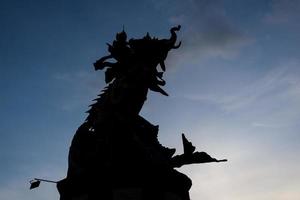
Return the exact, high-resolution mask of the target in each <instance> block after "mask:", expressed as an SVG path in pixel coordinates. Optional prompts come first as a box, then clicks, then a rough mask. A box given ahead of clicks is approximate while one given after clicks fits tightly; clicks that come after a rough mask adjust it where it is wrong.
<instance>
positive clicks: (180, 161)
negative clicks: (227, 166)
mask: <svg viewBox="0 0 300 200" xmlns="http://www.w3.org/2000/svg"><path fill="white" fill-rule="evenodd" d="M182 142H183V150H184V153H183V154H181V155H177V156H174V157H173V158H171V165H172V166H173V167H182V166H183V165H189V164H197V163H209V162H226V161H227V160H226V159H222V160H218V159H216V158H212V157H211V156H210V155H208V154H207V153H206V152H198V151H196V152H194V151H195V149H196V147H194V146H193V144H192V143H191V142H190V141H188V140H187V139H186V137H185V135H184V134H182Z"/></svg>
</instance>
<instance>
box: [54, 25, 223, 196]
mask: <svg viewBox="0 0 300 200" xmlns="http://www.w3.org/2000/svg"><path fill="white" fill-rule="evenodd" d="M179 30H180V26H177V27H173V28H171V29H170V33H171V36H170V38H169V39H157V38H152V37H151V36H150V35H149V34H147V35H146V36H145V37H144V38H142V39H130V40H127V34H126V33H125V31H124V30H123V31H122V32H120V33H117V34H116V38H115V40H114V41H113V43H112V44H108V52H109V55H107V56H104V57H102V58H100V59H99V60H98V61H96V62H95V63H94V67H95V70H103V69H105V70H106V71H105V82H106V83H107V84H108V86H107V87H106V88H105V89H104V90H103V91H102V93H101V94H100V95H98V98H96V99H95V100H94V101H95V102H94V104H92V105H91V106H90V109H89V110H88V111H87V113H88V116H87V118H86V120H85V122H84V123H83V124H82V125H81V126H80V127H79V128H78V130H77V131H76V133H75V135H74V138H73V140H72V144H71V147H70V151H69V158H68V164H69V168H68V173H67V177H66V178H65V179H63V180H61V181H59V182H58V184H57V188H58V190H59V192H60V199H61V200H77V199H82V200H96V199H105V200H125V199H139V200H150V199H155V200H156V199H157V200H158V199H161V200H173V199H174V200H175V199H179V200H189V199H190V198H189V189H190V187H191V184H192V183H191V180H190V179H189V178H188V177H187V176H186V175H184V174H182V173H179V172H178V171H176V170H175V169H174V168H176V167H181V166H183V165H186V164H192V163H205V162H220V161H226V160H217V159H215V158H212V157H210V156H209V155H208V154H206V153H205V152H195V147H194V146H193V145H192V143H191V142H189V141H188V140H187V139H186V138H185V136H184V135H182V140H183V145H184V153H183V154H181V155H176V156H174V154H175V149H174V148H168V147H164V146H163V145H161V144H160V143H159V141H158V139H157V135H158V131H159V126H157V125H153V124H151V123H150V122H148V121H147V120H146V119H144V118H143V117H141V116H140V115H139V112H140V111H141V109H142V106H143V104H144V102H145V100H146V98H147V93H148V90H152V91H155V92H159V93H161V94H163V95H166V96H167V95H168V94H167V92H166V91H164V90H163V89H162V86H164V85H165V81H164V80H163V73H164V72H165V70H166V66H165V63H164V61H165V59H166V57H167V55H168V52H169V51H170V50H172V49H177V48H179V47H180V44H181V43H180V42H179V43H178V44H176V40H177V35H176V32H177V31H179ZM111 60H114V61H111ZM158 65H160V68H161V69H157V66H158ZM124 191H125V192H124ZM130 191H131V192H130ZM126 195H127V196H126ZM128 195H129V196H128ZM130 195H131V196H130Z"/></svg>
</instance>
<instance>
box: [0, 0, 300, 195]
mask: <svg viewBox="0 0 300 200" xmlns="http://www.w3.org/2000/svg"><path fill="white" fill-rule="evenodd" d="M299 13H300V1H297V0H285V1H284V0H245V1H238V0H223V1H221V0H220V1H218V0H212V1H208V0H187V1H180V0H172V1H171V0H160V1H154V0H142V1H92V0H87V1H84V2H83V1H79V0H73V1H58V0H53V1H37V0H26V1H22V0H19V1H16V0H9V1H8V0H2V1H1V2H0V16H1V17H0V27H1V31H0V87H1V96H0V110H1V112H0V134H1V140H0V158H1V163H0V177H1V178H0V197H1V199H7V200H8V199H9V200H17V199H25V200H27V199H28V200H29V199H30V200H38V199H45V200H48V199H49V200H50V199H58V194H57V192H56V189H55V186H54V185H47V184H43V185H41V187H40V188H39V189H37V190H34V191H29V190H28V186H29V185H28V181H29V180H30V178H33V177H41V178H48V179H53V180H59V179H62V178H63V177H64V175H65V174H66V169H67V154H68V147H69V145H70V141H71V138H72V136H73V134H74V132H75V130H76V129H77V127H78V126H79V125H80V124H81V123H82V122H83V120H84V119H85V117H86V115H85V113H84V112H85V111H86V110H87V109H88V105H89V104H90V103H91V100H92V99H94V98H95V97H96V95H97V94H98V93H99V92H100V90H101V89H102V88H103V87H104V80H103V73H102V72H95V71H93V67H92V63H93V62H94V61H95V60H96V59H98V58H99V57H101V56H103V55H106V45H105V43H106V42H111V41H112V40H113V38H114V35H115V33H116V32H118V31H121V30H122V26H123V25H124V26H125V29H126V31H127V33H128V36H129V37H142V36H144V35H145V33H146V32H147V31H148V32H149V33H150V34H151V35H153V36H157V37H168V36H169V31H168V30H169V28H170V27H171V26H173V25H177V24H181V25H182V30H181V31H180V33H179V38H180V39H181V40H182V47H181V48H180V49H179V50H176V51H173V52H171V53H170V55H169V57H168V58H167V61H166V63H167V73H166V77H165V79H166V81H167V85H166V87H165V88H166V91H168V93H169V94H170V96H169V97H164V96H162V95H159V94H153V93H151V94H150V95H149V98H148V101H147V102H146V103H145V106H144V109H143V111H142V113H141V114H142V115H143V116H145V117H146V118H147V119H149V121H151V122H153V123H154V124H159V125H160V133H159V134H160V140H161V141H162V143H163V144H165V145H167V146H170V147H176V148H177V152H178V153H180V152H181V151H182V149H181V141H180V134H181V133H182V132H184V133H185V134H186V135H187V137H188V138H190V139H191V140H192V141H193V143H194V144H195V145H196V146H197V147H198V150H199V151H206V152H208V153H210V154H211V155H212V156H214V157H217V158H228V160H229V162H227V163H219V164H216V163H214V164H213V163H212V164H204V165H191V166H186V167H184V168H182V169H181V171H183V172H185V173H187V174H188V175H189V176H190V177H191V178H192V179H193V187H192V189H191V197H192V199H206V200H214V199H218V200H253V199H256V200H267V199H272V200H283V199H284V200H286V199H288V200H298V199H299V196H300V191H299V188H300V181H299V180H300V172H299V168H300V158H299V154H300V142H299V141H300V136H299V130H300V125H299V120H300V68H299V67H300V66H299V65H300V53H299V46H300V37H299V35H300V25H299V20H300V14H299Z"/></svg>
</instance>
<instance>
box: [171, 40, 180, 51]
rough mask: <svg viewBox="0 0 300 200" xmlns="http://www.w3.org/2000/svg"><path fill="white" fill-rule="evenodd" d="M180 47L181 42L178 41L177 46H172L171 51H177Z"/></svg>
mask: <svg viewBox="0 0 300 200" xmlns="http://www.w3.org/2000/svg"><path fill="white" fill-rule="evenodd" d="M180 46H181V41H180V42H179V43H178V44H177V45H174V46H173V47H172V49H178V48H179V47H180Z"/></svg>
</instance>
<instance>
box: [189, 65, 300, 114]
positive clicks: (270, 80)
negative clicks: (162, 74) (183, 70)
mask: <svg viewBox="0 0 300 200" xmlns="http://www.w3.org/2000/svg"><path fill="white" fill-rule="evenodd" d="M299 65H300V64H299V62H297V61H295V62H289V63H285V64H282V65H280V66H277V67H274V68H272V69H270V70H269V71H268V72H267V73H266V74H265V75H264V76H263V77H261V78H258V79H256V80H253V82H252V83H251V84H248V85H236V86H235V87H236V88H235V89H234V91H235V93H229V94H228V93H226V94H224V93H206V94H186V95H185V97H186V98H188V99H191V100H199V101H209V102H211V103H215V104H217V105H219V106H220V107H221V108H222V109H224V110H226V111H233V110H237V109H243V108H246V107H251V106H252V105H253V104H255V103H259V102H260V103H263V102H264V103H266V104H268V103H270V104H272V103H275V102H276V101H280V100H282V99H285V100H286V102H289V101H290V102H293V103H296V101H294V100H295V99H299V97H300V96H299V95H300V92H299V91H300V78H299V74H300V71H299ZM229 81H230V80H229Z"/></svg>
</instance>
